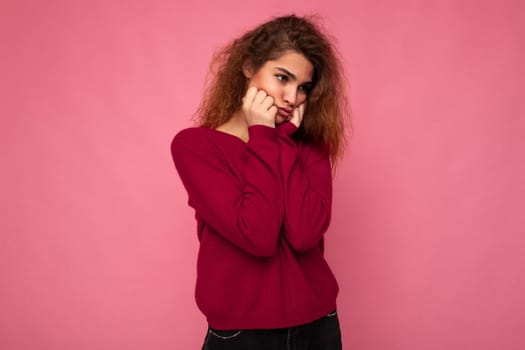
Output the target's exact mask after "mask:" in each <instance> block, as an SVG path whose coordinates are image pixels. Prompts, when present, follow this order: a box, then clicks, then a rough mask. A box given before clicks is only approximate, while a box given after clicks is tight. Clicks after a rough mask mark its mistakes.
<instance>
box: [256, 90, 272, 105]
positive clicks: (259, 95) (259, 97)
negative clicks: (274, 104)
mask: <svg viewBox="0 0 525 350" xmlns="http://www.w3.org/2000/svg"><path fill="white" fill-rule="evenodd" d="M266 96H268V94H267V93H266V91H264V90H259V91H257V94H256V95H255V97H254V99H253V103H255V104H257V105H260V104H262V102H263V101H264V99H265V98H266Z"/></svg>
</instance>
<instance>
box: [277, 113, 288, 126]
mask: <svg viewBox="0 0 525 350" xmlns="http://www.w3.org/2000/svg"><path fill="white" fill-rule="evenodd" d="M285 121H287V119H285V118H284V117H281V116H280V115H278V116H276V117H275V125H280V124H282V123H284V122H285Z"/></svg>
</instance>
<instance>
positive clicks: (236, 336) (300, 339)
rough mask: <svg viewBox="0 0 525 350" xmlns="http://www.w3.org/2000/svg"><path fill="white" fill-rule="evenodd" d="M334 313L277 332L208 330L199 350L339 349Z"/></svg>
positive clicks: (335, 313)
mask: <svg viewBox="0 0 525 350" xmlns="http://www.w3.org/2000/svg"><path fill="white" fill-rule="evenodd" d="M341 348H342V345H341V331H340V328H339V319H338V317H337V312H335V311H334V312H331V313H330V314H328V315H326V316H324V317H322V318H320V319H318V320H315V321H313V322H310V323H307V324H304V325H300V326H295V327H290V328H278V329H247V330H244V329H243V330H232V331H222V330H216V329H213V328H211V327H209V328H208V333H207V334H206V339H205V340H204V345H203V347H202V350H341Z"/></svg>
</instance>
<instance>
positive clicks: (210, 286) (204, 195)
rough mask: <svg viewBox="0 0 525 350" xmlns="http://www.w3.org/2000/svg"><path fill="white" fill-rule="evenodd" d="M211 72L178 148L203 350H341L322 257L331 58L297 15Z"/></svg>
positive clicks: (336, 78) (332, 149)
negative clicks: (193, 233)
mask: <svg viewBox="0 0 525 350" xmlns="http://www.w3.org/2000/svg"><path fill="white" fill-rule="evenodd" d="M214 64H215V69H214V70H213V73H214V79H213V80H212V81H211V84H210V85H209V88H208V90H207V92H206V94H205V96H204V99H203V102H202V104H201V106H200V108H199V111H198V117H199V118H200V123H199V124H200V125H199V127H195V128H189V129H185V130H182V131H181V132H179V133H178V134H177V135H176V136H175V138H174V140H173V142H172V145H171V151H172V156H173V160H174V162H175V166H176V168H177V171H178V173H179V175H180V177H181V179H182V182H183V184H184V187H185V188H186V190H187V192H188V197H189V200H188V204H189V205H190V206H191V207H193V208H194V209H195V217H196V220H197V231H198V237H199V240H200V249H199V255H198V261H197V284H196V293H195V294H196V301H197V304H198V306H199V308H200V310H201V311H202V312H203V313H204V314H205V315H206V317H207V320H208V324H209V328H208V332H207V335H206V339H205V341H204V346H203V349H209V350H214V349H251V350H252V349H265V350H266V349H312V350H314V349H330V350H334V349H340V348H341V334H340V329H339V321H338V318H337V312H336V311H335V309H336V296H337V293H338V286H337V282H336V280H335V278H334V276H333V274H332V272H331V270H330V268H329V267H328V265H327V263H326V261H325V259H324V257H323V237H324V233H325V232H326V230H327V228H328V225H329V223H330V215H331V205H332V168H333V165H334V164H336V162H337V160H338V159H339V158H340V156H341V154H342V148H343V144H344V142H343V141H344V140H343V139H344V136H343V131H344V130H343V129H344V125H345V122H344V120H345V117H346V116H347V113H346V99H345V96H344V90H345V89H344V86H343V78H342V71H341V68H340V63H339V61H338V59H337V57H336V55H335V53H334V49H333V47H332V45H331V43H330V41H329V40H328V39H327V38H326V36H325V35H324V34H323V33H322V31H321V30H320V29H319V28H318V27H317V26H316V25H315V24H314V23H313V22H312V21H311V20H309V19H307V18H301V17H297V16H294V15H291V16H286V17H279V18H275V19H273V20H271V21H269V22H267V23H264V24H262V25H260V26H258V27H257V28H255V29H253V30H251V31H249V32H247V33H245V34H244V35H243V36H241V37H240V38H238V39H236V40H234V41H233V42H232V43H231V44H230V45H228V46H227V47H226V48H224V49H223V50H222V51H221V52H219V54H217V55H216V56H215V59H214Z"/></svg>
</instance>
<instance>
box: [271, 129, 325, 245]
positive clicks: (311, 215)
mask: <svg viewBox="0 0 525 350" xmlns="http://www.w3.org/2000/svg"><path fill="white" fill-rule="evenodd" d="M296 130H297V127H296V126H295V125H294V124H293V123H291V122H287V123H283V124H282V125H280V126H279V127H278V144H279V147H280V152H281V162H280V163H281V164H280V167H281V173H282V178H283V182H284V191H285V199H284V202H285V216H284V227H285V237H286V238H287V240H288V241H289V242H290V244H291V245H292V247H293V248H294V249H295V250H296V251H305V250H309V249H311V248H313V247H315V246H317V244H318V243H319V240H320V239H321V238H322V237H323V234H324V233H325V232H326V230H327V229H328V226H329V224H330V217H331V207H332V173H331V168H330V159H329V157H328V155H327V154H326V153H325V152H322V151H321V150H319V149H316V148H314V147H310V146H305V148H304V149H303V151H304V156H302V155H300V154H299V146H298V145H297V144H296V143H295V141H294V140H293V139H292V138H291V135H292V134H293V133H294V132H295V131H296Z"/></svg>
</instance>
